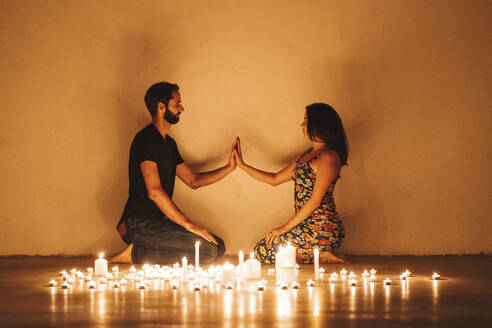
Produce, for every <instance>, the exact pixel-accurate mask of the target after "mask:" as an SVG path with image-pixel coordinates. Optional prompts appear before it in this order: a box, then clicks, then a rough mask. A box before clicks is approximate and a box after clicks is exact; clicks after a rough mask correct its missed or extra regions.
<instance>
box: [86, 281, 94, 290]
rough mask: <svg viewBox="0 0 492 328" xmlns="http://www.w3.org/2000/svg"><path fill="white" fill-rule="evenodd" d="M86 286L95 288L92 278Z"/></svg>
mask: <svg viewBox="0 0 492 328" xmlns="http://www.w3.org/2000/svg"><path fill="white" fill-rule="evenodd" d="M87 286H88V287H89V289H94V288H96V282H95V281H94V280H91V281H89V283H88V284H87Z"/></svg>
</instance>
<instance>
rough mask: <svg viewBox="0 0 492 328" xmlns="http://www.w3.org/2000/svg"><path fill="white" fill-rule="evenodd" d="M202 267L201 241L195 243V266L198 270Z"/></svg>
mask: <svg viewBox="0 0 492 328" xmlns="http://www.w3.org/2000/svg"><path fill="white" fill-rule="evenodd" d="M199 267H200V242H199V241H197V242H196V243H195V268H196V270H198V268H199Z"/></svg>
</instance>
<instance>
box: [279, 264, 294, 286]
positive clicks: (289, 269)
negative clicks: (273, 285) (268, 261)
mask: <svg viewBox="0 0 492 328" xmlns="http://www.w3.org/2000/svg"><path fill="white" fill-rule="evenodd" d="M277 277H278V280H281V281H284V282H286V283H288V284H290V283H292V282H294V281H295V280H296V267H295V266H293V265H280V266H279V268H278V274H277Z"/></svg>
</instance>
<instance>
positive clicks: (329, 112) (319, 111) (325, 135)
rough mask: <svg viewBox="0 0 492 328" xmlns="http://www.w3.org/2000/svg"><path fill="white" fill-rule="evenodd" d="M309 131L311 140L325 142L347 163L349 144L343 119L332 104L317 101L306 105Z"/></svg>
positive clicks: (344, 163)
mask: <svg viewBox="0 0 492 328" xmlns="http://www.w3.org/2000/svg"><path fill="white" fill-rule="evenodd" d="M306 114H307V133H308V136H309V139H310V140H311V141H316V142H323V143H324V144H325V145H326V147H327V148H328V149H331V150H334V151H336V152H337V153H338V156H339V157H340V162H341V164H342V166H343V165H347V159H348V144H347V138H346V137H345V130H344V129H343V124H342V120H341V119H340V116H338V113H337V112H336V111H335V109H333V107H331V106H330V105H327V104H323V103H315V104H312V105H309V106H307V107H306Z"/></svg>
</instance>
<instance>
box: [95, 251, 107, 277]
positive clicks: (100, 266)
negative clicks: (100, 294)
mask: <svg viewBox="0 0 492 328" xmlns="http://www.w3.org/2000/svg"><path fill="white" fill-rule="evenodd" d="M103 256H104V253H100V254H99V258H98V259H97V260H96V261H95V268H96V276H104V275H106V274H107V273H108V261H106V260H105V259H104V258H103Z"/></svg>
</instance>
